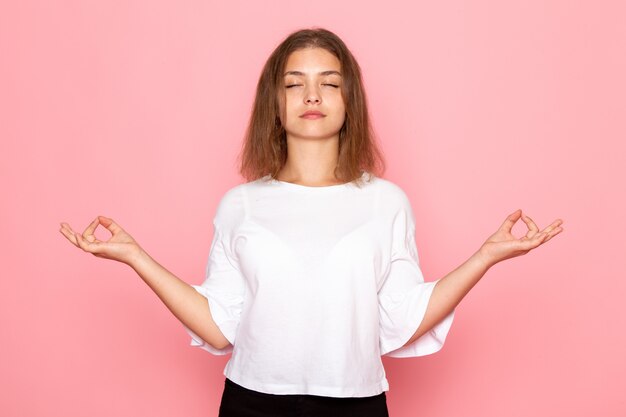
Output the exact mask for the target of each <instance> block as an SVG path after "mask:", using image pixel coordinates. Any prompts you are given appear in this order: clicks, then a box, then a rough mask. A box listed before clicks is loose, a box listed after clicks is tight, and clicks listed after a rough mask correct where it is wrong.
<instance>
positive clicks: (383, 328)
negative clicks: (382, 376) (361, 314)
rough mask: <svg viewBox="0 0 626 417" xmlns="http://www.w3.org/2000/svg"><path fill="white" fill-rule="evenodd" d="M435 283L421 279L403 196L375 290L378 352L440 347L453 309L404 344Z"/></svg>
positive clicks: (417, 352)
mask: <svg viewBox="0 0 626 417" xmlns="http://www.w3.org/2000/svg"><path fill="white" fill-rule="evenodd" d="M437 282H438V280H437V281H432V282H424V277H423V275H422V271H421V269H420V267H419V258H418V254H417V247H416V244H415V221H414V218H413V213H412V210H411V206H410V203H409V202H408V200H407V199H405V202H404V207H403V208H402V209H401V210H399V212H398V213H397V214H396V216H395V218H394V221H393V230H392V253H391V261H390V266H389V268H388V270H387V274H386V276H385V279H384V282H383V284H382V286H381V287H380V289H379V291H378V306H379V318H380V354H381V355H386V356H390V357H396V358H406V357H411V356H424V355H428V354H431V353H434V352H437V351H438V350H440V349H441V348H442V346H443V343H444V341H445V339H446V336H447V334H448V331H449V330H450V326H451V325H452V320H453V318H454V310H453V311H452V312H450V314H448V316H446V317H445V318H444V319H443V320H441V321H440V322H439V323H437V324H436V325H435V326H434V327H433V328H432V329H431V330H429V331H428V332H426V333H425V334H424V335H422V336H421V337H420V338H419V339H417V340H415V341H414V342H413V343H411V344H410V345H408V346H404V344H405V343H406V342H407V341H408V340H409V339H410V338H411V336H413V334H415V331H416V330H417V328H418V327H419V325H420V323H421V322H422V320H423V319H424V315H425V314H426V308H427V307H428V302H429V300H430V297H431V294H432V292H433V289H434V288H435V284H436V283H437Z"/></svg>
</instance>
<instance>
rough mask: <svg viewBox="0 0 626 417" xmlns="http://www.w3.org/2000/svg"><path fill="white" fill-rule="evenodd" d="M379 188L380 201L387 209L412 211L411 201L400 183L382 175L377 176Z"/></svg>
mask: <svg viewBox="0 0 626 417" xmlns="http://www.w3.org/2000/svg"><path fill="white" fill-rule="evenodd" d="M375 181H376V183H377V185H378V189H379V201H380V204H381V208H382V209H384V210H385V211H387V210H389V211H391V212H397V211H400V210H404V211H411V201H410V200H409V196H408V195H407V194H406V192H405V191H404V190H403V189H402V187H400V186H399V185H398V184H396V183H394V182H392V181H390V180H388V179H385V178H380V177H375Z"/></svg>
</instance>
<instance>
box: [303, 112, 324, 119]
mask: <svg viewBox="0 0 626 417" xmlns="http://www.w3.org/2000/svg"><path fill="white" fill-rule="evenodd" d="M324 116H326V115H325V114H324V113H322V112H320V111H317V110H308V111H306V112H304V113H302V114H301V115H300V117H302V118H303V119H319V118H320V117H324Z"/></svg>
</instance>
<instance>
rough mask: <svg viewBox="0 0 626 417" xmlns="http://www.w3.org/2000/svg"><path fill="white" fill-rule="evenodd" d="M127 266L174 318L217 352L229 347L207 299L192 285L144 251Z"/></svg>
mask: <svg viewBox="0 0 626 417" xmlns="http://www.w3.org/2000/svg"><path fill="white" fill-rule="evenodd" d="M129 265H130V266H131V267H132V268H133V269H134V270H135V272H137V274H138V275H139V276H140V277H141V279H143V280H144V282H145V283H146V284H148V286H149V287H150V288H151V289H152V290H153V291H154V292H155V293H156V295H157V296H158V297H159V298H160V299H161V301H163V303H164V304H165V305H166V306H167V308H168V309H169V310H170V311H171V312H172V313H173V314H174V316H176V318H178V320H180V321H181V322H182V323H183V324H184V325H186V326H187V327H189V328H190V329H191V330H192V331H193V332H195V333H196V334H197V335H198V336H200V337H201V338H202V339H203V340H204V341H206V342H207V343H209V344H210V345H211V346H213V347H215V348H217V349H221V348H224V347H226V346H227V345H228V344H229V342H228V340H227V339H226V338H225V337H224V335H223V334H222V332H221V331H220V330H219V328H218V327H217V325H216V324H215V322H214V321H213V317H212V316H211V312H210V309H209V305H208V302H207V299H206V298H205V297H204V296H202V295H201V294H200V293H198V292H197V291H196V290H195V289H194V288H193V287H192V286H191V285H189V284H187V283H186V282H184V281H183V280H181V279H179V278H178V277H176V276H175V275H174V274H172V273H171V272H169V271H168V270H167V269H165V268H164V267H163V266H161V265H160V264H159V263H158V262H156V261H155V260H154V259H153V258H152V257H150V255H148V254H147V253H146V252H144V251H141V252H140V254H138V255H137V256H136V257H135V258H134V260H133V261H132V262H131V263H130V264H129Z"/></svg>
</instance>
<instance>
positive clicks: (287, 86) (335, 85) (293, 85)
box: [285, 84, 339, 88]
mask: <svg viewBox="0 0 626 417" xmlns="http://www.w3.org/2000/svg"><path fill="white" fill-rule="evenodd" d="M301 85H302V84H290V85H286V86H285V88H292V87H298V86H301ZM322 85H327V86H329V87H333V88H339V86H338V85H337V84H322Z"/></svg>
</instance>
